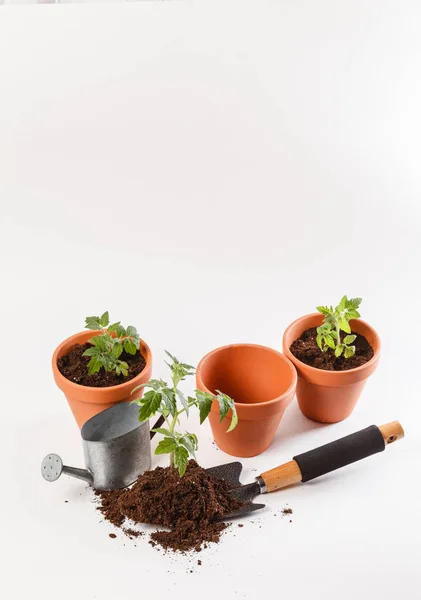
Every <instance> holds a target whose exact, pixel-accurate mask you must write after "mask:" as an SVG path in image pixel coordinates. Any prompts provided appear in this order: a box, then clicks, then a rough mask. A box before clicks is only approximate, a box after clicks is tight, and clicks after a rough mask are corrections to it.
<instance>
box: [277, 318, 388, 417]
mask: <svg viewBox="0 0 421 600" xmlns="http://www.w3.org/2000/svg"><path fill="white" fill-rule="evenodd" d="M322 322H323V315H321V314H320V313H313V314H311V315H306V316H305V317H301V318H300V319H297V320H296V321H294V322H293V323H291V325H290V326H289V327H288V328H287V329H286V331H285V333H284V336H283V340H282V348H283V352H284V354H285V356H287V357H288V358H289V360H290V361H291V362H292V363H294V365H295V368H296V369H297V373H298V382H297V400H298V405H299V407H300V409H301V412H302V413H303V414H304V415H305V416H306V417H308V418H309V419H312V420H313V421H318V422H319V423H338V422H339V421H343V420H344V419H346V418H347V417H349V415H350V414H351V413H352V411H353V410H354V408H355V405H356V404H357V401H358V398H359V397H360V394H361V392H362V390H363V387H364V385H365V382H366V381H367V378H368V377H369V376H370V375H371V374H372V373H373V371H374V370H375V369H376V367H377V363H378V362H379V358H380V338H379V336H378V335H377V333H376V332H375V331H374V329H373V328H372V327H370V325H368V324H367V323H366V322H365V321H362V320H361V319H354V320H352V321H350V325H351V329H352V331H356V332H357V333H359V334H361V335H363V336H364V337H365V338H367V341H368V342H369V344H370V345H371V347H372V348H373V350H374V355H373V358H372V359H371V360H369V361H368V362H367V363H365V365H362V366H361V367H357V368H356V369H350V370H348V371H325V370H324V369H316V368H314V367H310V366H309V365H306V364H304V363H303V362H301V361H300V360H298V359H297V358H295V356H294V355H293V354H292V352H291V351H290V349H289V348H290V346H291V344H292V342H293V341H295V340H296V339H297V338H299V337H300V335H301V334H302V333H303V332H304V331H305V330H306V329H310V328H311V327H319V325H321V324H322Z"/></svg>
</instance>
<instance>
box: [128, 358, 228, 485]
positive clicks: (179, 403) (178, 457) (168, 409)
mask: <svg viewBox="0 0 421 600" xmlns="http://www.w3.org/2000/svg"><path fill="white" fill-rule="evenodd" d="M165 352H166V354H167V355H168V357H169V358H170V360H171V362H169V363H167V362H166V363H165V364H166V365H168V367H169V368H170V370H171V385H168V384H167V383H166V382H165V381H163V380H162V379H151V380H150V381H148V383H143V384H142V385H139V386H137V387H136V388H135V389H134V390H133V392H136V391H137V390H139V389H140V388H149V389H148V391H147V392H145V394H144V396H143V397H142V398H138V399H137V400H134V401H133V402H134V403H136V404H138V406H139V421H141V422H143V421H147V420H148V419H149V418H150V417H152V416H153V415H155V414H157V413H158V414H161V415H163V417H164V419H165V423H166V427H165V428H164V427H158V428H157V429H153V431H156V432H157V433H159V434H161V435H163V436H164V438H163V439H162V440H161V441H160V442H159V444H158V446H157V448H156V450H155V454H169V455H170V465H171V466H172V467H176V468H177V469H178V472H179V474H180V477H182V476H183V475H184V473H185V472H186V468H187V464H188V461H189V456H192V457H193V458H195V452H196V450H197V448H198V439H197V436H196V435H195V434H194V433H187V432H185V433H179V432H178V431H176V426H177V425H179V423H180V420H179V417H180V415H181V414H183V413H186V415H187V416H189V411H190V409H191V408H192V407H193V406H195V407H196V408H198V409H199V416H200V424H202V423H203V421H205V419H206V418H207V417H208V415H209V413H210V410H211V406H212V402H213V401H214V400H216V401H217V402H218V404H219V415H220V421H222V420H223V419H224V418H225V417H226V415H227V414H228V412H229V411H230V410H231V411H232V414H231V424H230V426H229V428H228V431H232V430H233V429H234V427H235V426H236V425H237V422H238V417H237V411H236V409H235V404H234V400H232V398H230V397H229V396H227V395H226V394H223V393H222V392H220V391H218V390H217V391H216V394H215V395H214V394H209V393H207V392H202V391H200V390H195V393H194V396H188V397H187V398H186V396H185V395H184V394H183V392H181V391H180V390H179V389H178V385H179V383H180V382H181V381H184V380H185V378H186V377H188V376H190V375H194V372H195V370H194V367H192V366H191V365H188V364H186V363H182V362H180V361H179V360H178V359H177V358H175V356H172V355H171V354H170V353H169V352H167V351H165ZM133 392H132V393H133Z"/></svg>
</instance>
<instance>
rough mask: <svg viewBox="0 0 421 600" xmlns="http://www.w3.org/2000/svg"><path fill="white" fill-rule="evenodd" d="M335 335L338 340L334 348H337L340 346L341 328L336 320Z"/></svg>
mask: <svg viewBox="0 0 421 600" xmlns="http://www.w3.org/2000/svg"><path fill="white" fill-rule="evenodd" d="M335 325H336V334H337V336H338V339H337V340H336V347H337V348H338V347H339V346H340V343H341V328H340V327H339V322H338V320H336V323H335Z"/></svg>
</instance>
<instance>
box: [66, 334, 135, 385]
mask: <svg viewBox="0 0 421 600" xmlns="http://www.w3.org/2000/svg"><path fill="white" fill-rule="evenodd" d="M88 348H92V345H91V344H89V343H86V344H75V345H74V346H73V347H72V348H71V349H70V352H69V353H68V354H65V355H64V356H62V357H61V358H59V359H58V360H57V367H58V370H59V371H60V373H61V374H62V375H64V377H66V379H69V380H70V381H73V382H74V383H78V384H79V385H86V386H88V387H109V386H112V385H120V384H121V383H125V382H126V381H130V379H133V378H134V377H136V375H139V373H141V372H142V371H143V369H144V368H145V365H146V360H145V359H144V357H143V356H142V355H141V353H140V352H139V351H137V352H136V354H128V353H127V352H125V351H124V352H123V353H122V354H121V356H120V357H119V358H120V360H124V361H125V362H126V363H127V364H128V365H129V372H128V374H127V375H126V376H124V375H117V373H116V372H115V371H109V372H108V371H105V370H104V369H101V370H100V371H98V373H94V374H93V375H89V373H88V362H89V361H90V356H82V355H83V353H84V352H85V350H87V349H88Z"/></svg>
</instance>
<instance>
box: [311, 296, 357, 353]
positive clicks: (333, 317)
mask: <svg viewBox="0 0 421 600" xmlns="http://www.w3.org/2000/svg"><path fill="white" fill-rule="evenodd" d="M361 301H362V298H350V299H349V300H348V298H347V297H346V296H344V297H343V298H342V300H341V301H340V302H339V304H338V306H337V307H336V308H335V309H333V308H332V306H331V307H328V306H318V307H317V310H318V311H319V312H320V313H322V315H324V317H325V318H324V321H323V324H322V325H320V327H318V328H317V338H316V340H317V344H318V346H319V348H320V350H322V351H323V352H327V350H328V349H329V348H331V349H332V350H334V352H335V356H338V357H339V356H341V355H342V354H343V355H344V356H345V358H350V357H351V356H354V354H355V346H353V345H352V344H353V342H354V341H355V338H356V337H357V336H356V335H354V334H352V335H350V334H351V327H350V325H349V321H350V320H351V319H358V317H360V313H359V312H358V310H357V308H358V307H359V306H360V304H361ZM341 331H344V332H345V333H347V334H348V335H346V336H345V337H344V338H343V339H341Z"/></svg>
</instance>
